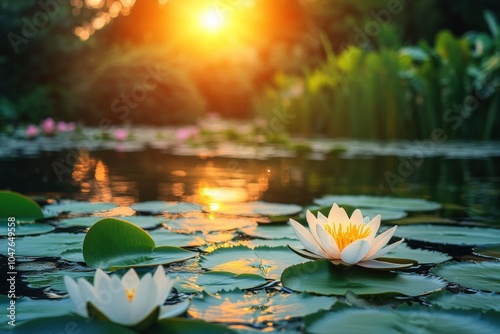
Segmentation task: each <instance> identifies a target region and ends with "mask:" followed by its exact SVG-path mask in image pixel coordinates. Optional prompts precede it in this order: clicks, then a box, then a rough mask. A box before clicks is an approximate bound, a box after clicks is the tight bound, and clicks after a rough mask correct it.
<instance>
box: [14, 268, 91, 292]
mask: <svg viewBox="0 0 500 334" xmlns="http://www.w3.org/2000/svg"><path fill="white" fill-rule="evenodd" d="M94 275H95V271H94V270H92V271H68V270H61V271H58V272H47V271H44V272H33V273H26V274H23V281H24V282H26V284H27V285H28V287H30V288H34V289H39V288H41V289H45V288H50V289H51V290H55V291H59V292H66V291H67V290H66V285H65V284H64V276H70V277H71V278H74V279H77V278H80V277H84V278H85V279H86V280H87V281H90V282H92V280H93V279H94Z"/></svg>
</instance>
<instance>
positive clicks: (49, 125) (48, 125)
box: [42, 117, 56, 136]
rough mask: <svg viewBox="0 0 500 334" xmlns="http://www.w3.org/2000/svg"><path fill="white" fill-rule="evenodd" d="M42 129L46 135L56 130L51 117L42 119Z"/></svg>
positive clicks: (50, 134) (52, 133)
mask: <svg viewBox="0 0 500 334" xmlns="http://www.w3.org/2000/svg"><path fill="white" fill-rule="evenodd" d="M42 131H43V133H44V134H45V135H46V136H52V135H54V133H55V132H56V123H55V122H54V120H53V119H52V118H50V117H49V118H46V119H44V120H43V121H42Z"/></svg>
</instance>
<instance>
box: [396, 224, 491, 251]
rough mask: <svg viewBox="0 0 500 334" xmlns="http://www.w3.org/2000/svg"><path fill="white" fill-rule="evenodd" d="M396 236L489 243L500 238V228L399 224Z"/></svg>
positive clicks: (411, 238)
mask: <svg viewBox="0 0 500 334" xmlns="http://www.w3.org/2000/svg"><path fill="white" fill-rule="evenodd" d="M394 235H395V236H397V237H400V238H406V239H410V240H419V241H425V242H433V243H439V244H450V245H467V246H474V245H487V244H495V243H498V240H500V229H494V228H484V227H466V226H450V225H430V224H428V225H405V226H398V228H397V229H396V232H395V233H394Z"/></svg>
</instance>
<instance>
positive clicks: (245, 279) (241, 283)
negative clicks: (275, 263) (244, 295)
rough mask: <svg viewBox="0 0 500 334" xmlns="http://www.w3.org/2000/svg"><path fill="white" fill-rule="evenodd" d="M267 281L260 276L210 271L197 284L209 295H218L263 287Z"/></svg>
mask: <svg viewBox="0 0 500 334" xmlns="http://www.w3.org/2000/svg"><path fill="white" fill-rule="evenodd" d="M266 282H267V281H266V280H265V279H264V278H263V277H262V276H260V275H254V274H239V275H236V274H233V273H229V272H223V271H209V272H206V273H204V274H201V275H200V276H198V279H197V280H196V284H197V285H199V286H200V287H202V288H203V290H205V291H206V292H208V293H216V292H219V291H221V290H226V291H228V290H233V289H236V288H238V289H249V288H253V287H256V286H258V285H262V284H264V283H266Z"/></svg>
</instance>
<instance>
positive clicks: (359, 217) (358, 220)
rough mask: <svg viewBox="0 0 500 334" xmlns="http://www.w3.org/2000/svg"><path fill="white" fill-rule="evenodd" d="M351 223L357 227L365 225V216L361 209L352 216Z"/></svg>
mask: <svg viewBox="0 0 500 334" xmlns="http://www.w3.org/2000/svg"><path fill="white" fill-rule="evenodd" d="M349 221H350V222H352V223H353V224H356V225H360V224H364V223H365V222H364V220H363V214H362V213H361V211H360V210H359V209H356V210H354V212H353V213H352V215H351V219H350V220H349Z"/></svg>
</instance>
